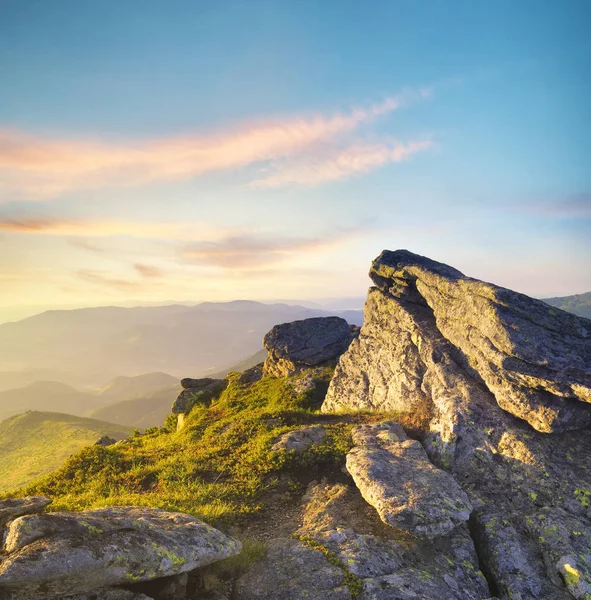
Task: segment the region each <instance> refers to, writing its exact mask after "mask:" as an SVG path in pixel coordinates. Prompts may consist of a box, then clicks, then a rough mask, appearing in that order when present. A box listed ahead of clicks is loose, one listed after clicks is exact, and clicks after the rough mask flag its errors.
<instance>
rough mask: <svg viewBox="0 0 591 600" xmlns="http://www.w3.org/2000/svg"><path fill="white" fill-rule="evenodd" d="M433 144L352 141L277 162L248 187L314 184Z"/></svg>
mask: <svg viewBox="0 0 591 600" xmlns="http://www.w3.org/2000/svg"><path fill="white" fill-rule="evenodd" d="M432 145H433V143H432V141H430V140H423V141H417V142H410V143H407V144H403V143H397V142H394V143H384V144H371V145H368V144H365V145H354V146H350V147H348V148H342V149H337V148H330V149H326V150H325V151H324V152H321V153H317V154H313V153H312V154H310V155H308V156H304V157H302V158H301V159H300V160H295V161H291V162H290V163H289V164H287V165H286V164H283V163H277V164H275V165H273V167H272V171H273V172H272V173H271V174H270V175H268V176H266V177H262V178H261V179H258V180H256V181H254V182H253V183H252V184H251V187H254V188H257V189H261V188H274V187H283V186H285V185H292V184H297V185H317V184H319V183H323V182H325V181H336V180H339V179H348V178H350V177H353V176H355V175H361V174H364V173H368V172H369V171H373V170H374V169H378V168H380V167H383V166H384V165H386V164H388V163H392V162H400V161H403V160H406V159H407V158H410V157H411V156H412V155H413V154H416V153H418V152H423V151H425V150H427V149H428V148H430V147H431V146H432Z"/></svg>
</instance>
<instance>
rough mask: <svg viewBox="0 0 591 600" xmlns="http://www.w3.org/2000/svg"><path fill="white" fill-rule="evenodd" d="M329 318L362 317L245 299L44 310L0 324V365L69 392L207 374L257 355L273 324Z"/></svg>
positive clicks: (354, 319)
mask: <svg viewBox="0 0 591 600" xmlns="http://www.w3.org/2000/svg"><path fill="white" fill-rule="evenodd" d="M331 314H340V315H342V316H343V317H344V318H346V319H347V320H349V321H350V322H354V323H356V324H359V323H360V322H361V321H362V319H363V315H362V312H361V311H328V310H319V309H310V308H306V307H302V306H290V305H287V304H272V305H268V304H262V303H259V302H253V301H244V300H238V301H234V302H223V303H213V302H206V303H202V304H199V305H197V306H183V305H171V306H162V307H138V308H119V307H100V308H85V309H77V310H59V311H48V312H45V313H42V314H39V315H35V316H33V317H29V318H27V319H24V320H22V321H18V322H16V323H5V324H3V325H0V364H2V365H3V370H4V371H7V372H9V374H8V377H9V379H10V380H11V381H13V380H14V379H15V375H16V374H17V373H18V371H25V370H27V371H29V372H31V370H33V369H43V370H44V372H45V373H51V372H52V371H55V372H56V373H58V372H59V375H56V376H55V377H53V376H49V375H48V376H46V378H47V379H55V380H58V381H62V382H64V383H68V384H71V385H75V386H94V387H97V386H98V387H100V386H102V385H104V384H105V383H106V382H107V381H109V380H110V379H112V378H113V377H116V376H120V375H126V376H135V375H140V374H143V373H149V372H157V371H160V372H166V373H170V374H171V375H172V376H178V377H179V378H180V377H181V376H183V375H184V374H186V373H191V374H193V375H194V376H199V375H206V374H208V373H213V372H216V371H220V370H222V369H224V368H226V367H227V366H228V365H229V364H230V365H231V364H236V363H238V362H239V361H241V360H243V359H244V357H246V356H249V355H252V354H253V353H255V352H256V351H258V350H259V349H260V342H261V338H262V336H263V335H264V334H265V333H266V332H267V331H269V329H271V327H273V326H274V325H276V324H277V323H282V322H287V321H294V320H297V319H303V318H307V317H312V316H327V315H331ZM64 365H67V368H66V369H65V368H64ZM30 381H33V379H32V380H30ZM30 381H28V383H29V382H30ZM2 388H4V389H6V386H4V385H3V384H2V374H1V373H0V389H2Z"/></svg>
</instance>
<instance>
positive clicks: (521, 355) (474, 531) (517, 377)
mask: <svg viewBox="0 0 591 600" xmlns="http://www.w3.org/2000/svg"><path fill="white" fill-rule="evenodd" d="M391 254H395V255H396V256H395V257H394V258H392V256H391ZM384 256H385V257H386V260H385V261H382V259H383V258H384ZM399 260H400V263H401V264H400V265H399V266H396V265H398V262H397V261H399ZM383 262H384V263H385V264H384V265H383V264H382V263H383ZM393 264H394V266H392V265H393ZM413 265H414V266H413ZM372 278H373V279H374V282H376V283H377V285H376V286H375V287H373V288H371V289H370V291H369V293H368V298H367V302H366V305H365V319H364V325H363V327H362V330H361V334H360V336H359V338H358V340H354V341H353V342H352V344H351V346H350V347H349V349H348V351H347V352H346V353H344V354H343V355H342V356H341V358H340V359H339V362H338V364H337V367H336V370H335V376H334V377H333V379H332V381H331V384H330V386H329V390H328V393H327V397H326V400H325V402H324V404H323V407H322V410H323V412H327V413H330V412H338V411H341V410H351V409H361V410H376V411H394V412H396V413H398V414H399V415H400V419H401V420H402V422H403V423H405V426H406V424H407V423H409V422H411V423H413V426H415V428H416V430H417V432H418V435H419V436H420V441H421V443H422V445H423V447H424V449H425V451H426V453H427V455H428V457H429V459H430V460H431V461H432V462H433V463H434V464H435V465H436V466H437V467H439V468H440V469H444V470H446V471H447V472H449V473H450V474H451V475H452V476H453V477H454V479H455V480H456V482H457V483H458V484H459V485H460V486H461V488H462V489H463V490H464V491H465V492H466V494H467V495H468V498H469V501H470V503H471V505H472V506H473V508H474V510H473V512H472V514H471V518H470V532H471V537H472V539H473V541H474V546H475V547H476V548H477V550H478V556H479V562H480V568H481V569H482V570H483V572H484V573H485V575H486V577H487V579H488V581H489V582H490V585H491V591H494V593H495V594H496V596H497V597H498V598H499V599H501V600H507V599H508V598H512V599H513V600H514V599H517V598H521V600H525V599H528V600H529V599H533V598H535V599H536V600H572V598H573V597H577V594H579V595H581V594H583V595H582V596H581V597H583V598H584V597H585V596H584V594H585V593H587V592H586V589H587V587H588V586H589V585H591V574H589V571H588V564H589V561H587V563H585V560H582V558H581V557H588V556H590V555H591V551H590V550H589V539H590V537H591V536H589V533H588V532H589V530H590V527H591V525H590V523H591V521H590V519H591V512H590V509H591V469H589V465H591V435H589V429H588V423H589V421H588V408H589V404H588V403H586V402H585V401H584V399H585V392H584V387H585V383H584V382H585V377H584V375H585V369H586V367H584V365H585V364H586V362H585V361H586V360H587V358H586V356H587V354H586V352H587V351H586V350H585V348H586V347H587V346H586V345H587V344H588V338H587V337H586V335H587V334H586V333H585V332H586V331H587V330H588V326H589V323H590V322H589V321H586V320H585V319H579V318H577V317H572V316H571V315H568V314H566V313H562V312H561V311H558V310H556V309H552V307H548V306H546V305H543V304H542V303H538V301H536V300H532V299H530V298H527V297H525V296H521V295H520V294H516V293H514V292H509V291H508V290H503V289H502V288H496V287H495V286H490V284H484V283H481V282H477V281H476V280H469V279H468V278H465V277H464V276H463V275H461V273H459V272H458V271H455V270H454V269H451V268H450V267H446V266H445V265H440V264H439V263H434V262H433V261H429V259H424V258H422V257H417V256H416V255H411V254H410V253H407V252H401V253H384V254H383V255H382V256H381V257H380V258H379V259H378V260H377V261H376V262H374V266H373V267H372ZM480 291H482V294H480ZM453 307H455V309H454V308H453ZM453 310H456V311H457V312H455V313H453V314H452V313H451V312H450V311H453ZM548 311H550V312H548ZM552 311H554V313H552ZM530 312H531V315H530ZM464 314H466V318H465V319H464ZM530 316H531V319H530ZM528 320H529V321H528ZM452 321H455V322H452ZM462 336H463V338H462ZM487 336H488V340H489V342H490V344H488V345H487V343H486V341H485V338H486V337H487ZM503 336H504V338H503ZM544 336H546V339H547V343H548V348H547V349H546V348H544V344H545V342H543V341H542V340H543V338H544ZM527 338H529V341H528V339H527ZM503 339H504V340H505V342H506V343H507V344H512V345H513V347H514V349H515V352H514V353H513V350H511V348H509V347H508V346H507V345H505V346H503V343H505V342H503ZM490 340H494V343H493V342H491V341H490ZM503 348H504V349H503ZM557 348H562V350H557ZM507 350H509V351H507ZM498 352H500V353H501V354H503V353H504V354H505V356H504V357H502V356H500V355H499V354H498ZM561 354H562V356H561ZM485 357H487V360H485ZM495 361H497V362H495ZM503 361H504V362H503ZM561 361H562V362H561ZM487 363H488V367H487V366H486V365H487ZM499 363H500V364H501V367H498V366H497V367H495V365H498V364H499ZM491 365H492V366H491ZM532 365H533V366H532ZM560 365H562V366H564V367H565V368H564V369H563V370H562V371H561V370H560V368H558V367H560ZM577 365H579V366H577ZM581 365H583V366H582V367H581ZM493 368H496V377H497V381H496V383H495V382H493V383H491V384H490V386H489V375H490V372H489V371H490V370H494V369H493ZM528 369H529V371H528ZM534 371H535V372H536V373H538V375H539V376H541V375H544V377H545V381H546V383H545V384H544V385H545V388H544V387H542V385H541V384H540V388H534V387H531V388H528V380H527V377H526V373H527V372H530V373H533V372H534ZM569 377H570V378H571V383H572V386H571V385H570V384H567V383H565V381H568V378H569ZM503 380H506V383H503ZM553 380H554V381H555V382H556V385H555V386H554V387H553V386H552V384H551V383H550V382H551V381H553ZM576 381H578V382H579V383H578V384H575V382H576ZM532 382H533V379H532V380H530V383H532ZM581 382H582V383H581ZM577 385H579V386H580V387H577ZM502 390H505V392H502ZM536 390H537V391H536ZM540 390H544V393H541V392H540ZM552 390H553V391H552ZM569 390H570V391H569ZM530 392H531V395H530ZM563 393H564V394H565V395H560V394H563ZM503 394H504V398H501V396H503ZM577 394H578V397H575V396H577ZM567 396H568V397H567ZM520 398H521V399H523V398H526V400H527V399H528V398H529V400H527V402H526V404H527V403H529V408H528V409H527V410H525V409H524V408H523V407H524V406H526V404H523V403H522V402H521V400H520ZM536 398H537V400H539V401H540V402H542V401H543V402H544V403H546V404H545V408H542V405H541V404H537V405H536V404H535V402H534V401H533V400H535V399H536ZM512 403H514V406H513V408H511V407H510V404H512ZM519 407H521V408H522V409H523V411H521V409H520V408H519ZM536 407H537V408H536ZM571 409H572V410H573V411H575V412H574V413H572V414H575V413H576V414H577V418H571V417H569V415H568V411H570V410H571ZM520 411H521V412H520ZM572 414H571V416H572ZM549 433H551V434H552V435H548V434H549ZM464 527H465V526H463V525H458V526H456V527H455V529H454V530H452V532H451V534H448V536H449V535H452V536H453V535H455V534H456V532H460V531H461V530H462V529H463V528H464ZM446 537H447V536H442V537H437V538H434V539H433V542H437V541H438V540H444V539H446ZM450 543H451V542H450ZM567 565H568V566H567ZM409 566H410V567H411V568H413V569H416V568H417V563H416V562H415V563H411V564H410V565H409ZM394 574H395V573H394ZM390 575H393V574H392V573H391V574H386V575H384V576H383V577H389V576H390ZM450 576H452V577H453V574H450ZM378 579H379V577H378V578H376V582H375V587H372V588H371V590H372V591H371V593H372V594H375V597H376V598H379V597H380V596H379V595H377V594H378V591H379V589H380V588H379V586H381V585H384V586H385V588H386V589H388V586H393V585H394V586H395V585H398V584H395V583H394V580H390V581H389V583H388V581H386V580H384V579H382V580H380V581H377V580H378ZM372 585H373V584H372ZM368 586H369V583H368ZM369 589H370V588H369V587H368V588H367V590H369ZM394 589H396V588H395V587H394ZM409 589H411V590H412V587H411V588H409ZM426 589H428V587H426ZM442 589H450V590H451V588H449V586H448V585H447V583H445V582H444V583H443V584H442ZM460 589H461V588H460ZM368 593H369V592H368ZM379 593H381V592H379ZM392 593H394V592H392ZM396 593H397V594H402V592H399V591H398V590H396ZM404 593H407V592H404ZM425 593H427V592H425ZM429 593H430V592H429ZM407 596H408V594H407ZM407 596H404V595H400V597H407ZM489 596H493V594H489ZM382 597H387V596H382ZM393 597H398V596H393ZM410 597H412V596H410ZM418 597H422V596H420V595H419V596H418ZM427 597H428V596H427ZM460 597H462V596H461V594H460ZM466 597H467V596H466ZM486 597H487V596H483V598H486Z"/></svg>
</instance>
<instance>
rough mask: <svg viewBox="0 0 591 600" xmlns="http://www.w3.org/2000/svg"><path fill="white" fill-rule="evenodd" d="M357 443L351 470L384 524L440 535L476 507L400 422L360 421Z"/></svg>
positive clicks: (349, 463)
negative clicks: (370, 423)
mask: <svg viewBox="0 0 591 600" xmlns="http://www.w3.org/2000/svg"><path fill="white" fill-rule="evenodd" d="M353 442H354V443H355V447H354V448H353V449H352V450H351V451H350V452H349V454H347V470H348V471H349V473H350V474H351V476H352V477H353V480H354V481H355V484H356V485H357V487H358V488H359V491H360V492H361V495H362V496H363V497H364V498H365V500H366V501H367V502H368V503H369V504H371V505H372V506H373V507H374V508H375V509H376V510H377V511H378V514H379V515H380V518H381V519H382V521H384V523H387V524H388V525H391V526H392V527H397V528H399V529H403V530H405V531H408V532H409V533H412V534H414V535H419V536H425V537H436V536H438V535H444V534H446V533H449V532H450V531H451V530H452V529H453V528H454V527H456V525H459V524H461V523H465V522H466V521H467V520H468V518H469V517H470V513H471V512H472V506H471V505H470V501H469V500H468V496H467V495H466V493H465V492H464V491H463V490H462V488H461V487H460V486H459V485H458V483H457V482H456V480H455V479H454V478H453V477H452V476H451V475H450V474H449V473H447V472H446V471H442V470H441V469H438V468H437V467H435V466H434V465H433V463H431V461H430V460H429V458H428V457H427V453H426V452H425V449H424V448H423V446H422V445H421V444H420V442H418V441H416V440H410V439H408V437H407V436H406V434H405V432H404V429H402V427H401V426H400V425H398V424H397V423H392V422H384V423H378V424H375V425H359V426H357V427H355V428H354V429H353Z"/></svg>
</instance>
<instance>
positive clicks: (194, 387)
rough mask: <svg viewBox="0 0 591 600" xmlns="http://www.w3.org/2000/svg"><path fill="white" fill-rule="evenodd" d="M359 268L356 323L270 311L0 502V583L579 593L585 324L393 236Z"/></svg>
mask: <svg viewBox="0 0 591 600" xmlns="http://www.w3.org/2000/svg"><path fill="white" fill-rule="evenodd" d="M370 276H371V278H372V279H373V282H374V284H375V285H374V286H373V287H372V288H371V289H370V290H369V294H368V297H367V302H366V304H365V320H364V325H363V327H362V328H361V331H357V330H356V329H354V328H351V327H350V326H349V325H348V324H347V323H346V322H345V321H343V320H342V319H339V318H333V317H330V318H319V319H306V320H303V321H296V322H294V323H285V324H281V325H278V326H276V327H274V328H273V329H272V330H271V331H270V332H269V333H268V334H267V335H266V336H265V338H264V341H263V343H264V346H265V348H266V349H267V351H268V358H267V360H266V361H265V363H264V365H263V364H259V365H257V366H255V367H253V368H251V369H249V370H248V371H245V372H244V373H241V374H240V373H230V374H229V375H228V376H227V377H225V378H224V379H185V380H183V382H182V386H183V388H184V389H183V391H182V392H181V394H180V396H179V398H178V400H177V401H176V402H175V404H174V405H173V410H172V412H173V414H172V415H170V416H169V417H168V418H167V421H166V424H165V426H164V427H162V428H152V429H151V430H148V431H146V432H144V433H143V434H142V433H140V432H135V433H134V434H133V435H132V436H130V437H129V438H128V439H126V440H123V441H121V442H118V443H117V444H113V445H101V444H98V445H92V446H90V447H89V448H86V449H84V450H83V451H81V452H80V453H79V454H77V455H75V456H73V457H72V458H71V459H70V460H69V461H68V462H67V463H66V464H65V465H64V467H63V468H62V469H60V470H59V471H57V472H55V473H54V474H52V475H49V476H48V477H46V478H44V479H42V480H40V481H39V482H37V483H36V484H34V485H32V486H30V487H29V488H27V489H26V490H23V492H22V494H21V495H22V496H25V497H24V498H22V499H20V500H15V499H8V500H4V501H0V528H3V529H4V535H3V553H2V554H0V600H146V598H149V599H152V600H573V599H575V600H591V412H590V411H591V403H590V402H589V400H590V390H591V385H590V383H591V379H590V377H591V363H590V357H591V321H589V320H586V319H584V318H580V317H576V316H574V315H570V314H568V313H565V312H563V311H561V310H558V309H556V308H554V307H552V306H549V305H546V304H544V303H543V302H540V301H538V300H534V299H532V298H528V297H526V296H523V295H522V294H518V293H516V292H512V291H510V290H506V289H503V288H499V287H497V286H494V285H492V284H489V283H484V282H481V281H478V280H476V279H472V278H469V277H465V276H464V275H463V274H462V273H460V272H459V271H457V270H456V269H453V268H452V267H449V266H446V265H443V264H441V263H437V262H435V261H433V260H430V259H428V258H425V257H421V256H418V255H415V254H412V253H410V252H408V251H405V250H400V251H396V252H390V251H385V252H383V253H382V254H381V255H380V256H379V257H378V258H377V259H376V260H375V261H374V263H373V265H372V267H371V271H370ZM44 496H47V498H46V497H44ZM50 499H51V500H53V504H51V505H49V507H48V508H47V510H51V508H52V507H56V508H59V512H51V513H44V512H41V511H44V510H46V507H47V505H48V503H49V501H50ZM133 503H136V504H143V505H146V506H157V507H160V509H162V510H159V509H155V508H153V509H151V508H143V507H138V506H127V507H126V508H96V507H97V506H107V507H116V506H118V505H129V504H133ZM172 507H174V510H175V511H177V510H178V511H179V512H169V509H172ZM164 509H166V510H164ZM74 511H79V512H74ZM36 513H39V514H36ZM197 517H199V518H197ZM206 523H209V524H206ZM213 525H215V528H214V527H213ZM218 527H219V529H218ZM238 540H240V541H238ZM241 545H242V551H241V553H240V554H237V553H238V552H239V551H240V546H241ZM235 555H236V556H235ZM221 559H224V560H221Z"/></svg>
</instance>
